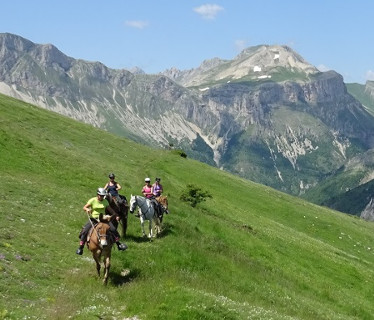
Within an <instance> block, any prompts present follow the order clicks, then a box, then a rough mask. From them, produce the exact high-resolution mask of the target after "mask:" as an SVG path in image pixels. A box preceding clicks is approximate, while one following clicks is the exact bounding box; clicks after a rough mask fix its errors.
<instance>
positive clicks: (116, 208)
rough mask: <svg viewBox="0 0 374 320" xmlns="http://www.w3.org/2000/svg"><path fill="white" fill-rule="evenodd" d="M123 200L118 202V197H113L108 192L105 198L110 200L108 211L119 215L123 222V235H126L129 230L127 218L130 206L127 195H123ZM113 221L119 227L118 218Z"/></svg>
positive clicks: (110, 213)
mask: <svg viewBox="0 0 374 320" xmlns="http://www.w3.org/2000/svg"><path fill="white" fill-rule="evenodd" d="M120 197H121V200H122V201H121V202H120V203H118V201H117V199H116V198H115V197H112V196H111V194H110V193H108V194H107V195H106V196H105V198H106V199H107V200H108V202H109V207H107V209H106V213H107V214H109V215H116V216H118V217H119V221H120V222H121V224H122V237H126V232H127V218H128V214H129V206H128V204H127V200H126V198H125V197H123V196H121V195H120ZM112 223H113V224H114V226H115V227H116V229H117V227H118V220H117V219H113V220H112Z"/></svg>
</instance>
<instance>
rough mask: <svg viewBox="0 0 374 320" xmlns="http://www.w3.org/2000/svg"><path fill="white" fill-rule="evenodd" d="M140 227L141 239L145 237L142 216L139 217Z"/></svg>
mask: <svg viewBox="0 0 374 320" xmlns="http://www.w3.org/2000/svg"><path fill="white" fill-rule="evenodd" d="M140 226H141V227H142V234H143V237H145V231H144V219H143V216H142V215H141V216H140Z"/></svg>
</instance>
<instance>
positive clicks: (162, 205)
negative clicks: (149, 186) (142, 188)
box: [155, 196, 169, 234]
mask: <svg viewBox="0 0 374 320" xmlns="http://www.w3.org/2000/svg"><path fill="white" fill-rule="evenodd" d="M156 201H157V202H158V204H159V210H158V212H157V220H156V224H155V227H156V234H159V233H161V224H162V220H163V217H164V213H166V214H168V213H169V209H168V207H169V202H168V197H167V196H159V197H157V198H156Z"/></svg>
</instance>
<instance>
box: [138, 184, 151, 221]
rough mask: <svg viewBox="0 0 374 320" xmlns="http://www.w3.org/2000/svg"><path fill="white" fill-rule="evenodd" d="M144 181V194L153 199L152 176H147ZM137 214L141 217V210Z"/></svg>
mask: <svg viewBox="0 0 374 320" xmlns="http://www.w3.org/2000/svg"><path fill="white" fill-rule="evenodd" d="M144 183H145V184H144V186H143V189H142V194H143V196H144V197H146V198H147V199H152V198H153V189H152V186H151V179H150V178H145V179H144ZM136 216H137V217H140V214H139V212H138V214H137V215H136Z"/></svg>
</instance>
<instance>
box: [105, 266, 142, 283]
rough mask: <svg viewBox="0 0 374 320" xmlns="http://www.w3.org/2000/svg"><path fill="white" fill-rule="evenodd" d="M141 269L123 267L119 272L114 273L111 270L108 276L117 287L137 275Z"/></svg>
mask: <svg viewBox="0 0 374 320" xmlns="http://www.w3.org/2000/svg"><path fill="white" fill-rule="evenodd" d="M140 273H141V271H140V269H134V270H129V269H125V270H123V271H122V272H121V273H116V272H111V273H110V275H109V277H110V282H111V283H112V284H113V285H114V286H117V287H120V286H122V285H124V284H126V283H129V282H131V281H133V280H134V279H136V278H137V277H139V275H140Z"/></svg>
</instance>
